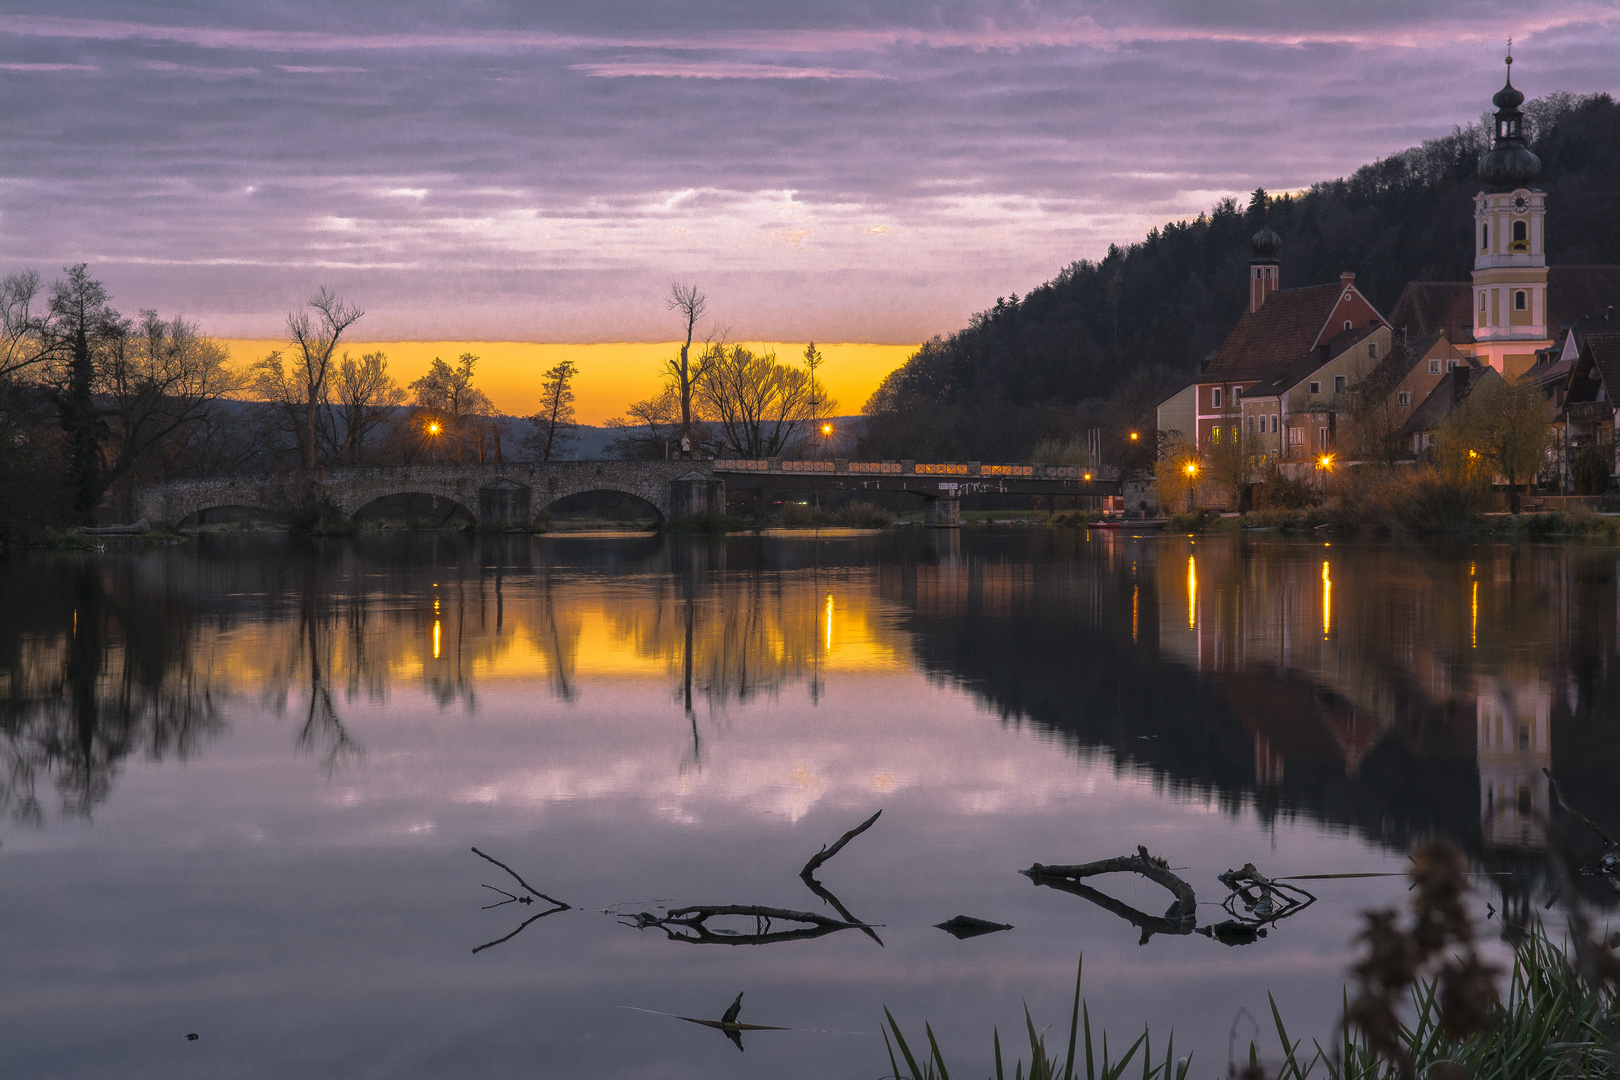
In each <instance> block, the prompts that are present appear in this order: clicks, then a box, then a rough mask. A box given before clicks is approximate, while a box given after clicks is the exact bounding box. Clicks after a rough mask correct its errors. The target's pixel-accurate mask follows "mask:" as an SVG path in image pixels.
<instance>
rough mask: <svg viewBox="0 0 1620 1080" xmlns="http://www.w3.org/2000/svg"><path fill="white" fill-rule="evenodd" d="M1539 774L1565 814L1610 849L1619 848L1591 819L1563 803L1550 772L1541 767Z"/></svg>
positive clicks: (1556, 783) (1560, 789)
mask: <svg viewBox="0 0 1620 1080" xmlns="http://www.w3.org/2000/svg"><path fill="white" fill-rule="evenodd" d="M1541 772H1542V774H1543V775H1544V776H1546V777H1547V783H1548V784H1549V785H1551V787H1552V793H1553V798H1555V799H1557V800H1558V805H1559V806H1562V807H1563V808H1564V812H1565V813H1567V814H1569V815H1570V816H1571V817H1573V818H1574V819H1575V820H1576V821H1579V822H1580V823H1581V824H1582V825H1585V826H1586V827H1587V828H1588V829H1591V830H1592V831H1593V832H1595V833H1597V834H1598V836H1599V837H1600V838H1601V839H1602V840H1603V842H1604V844H1606V845H1608V846H1609V847H1611V848H1620V843H1616V842H1615V839H1614V837H1612V836H1610V835H1609V834H1608V833H1606V832H1604V831H1603V830H1602V829H1601V828H1599V827H1598V823H1597V822H1595V821H1593V820H1592V819H1591V818H1589V817H1587V816H1586V815H1585V814H1583V813H1581V812H1580V811H1579V810H1577V809H1575V808H1574V807H1573V806H1571V805H1569V803H1568V802H1566V801H1564V792H1563V789H1562V788H1560V787H1559V786H1558V781H1557V780H1554V779H1553V774H1552V772H1551V771H1550V770H1548V769H1547V768H1546V767H1545V766H1543V767H1542V770H1541Z"/></svg>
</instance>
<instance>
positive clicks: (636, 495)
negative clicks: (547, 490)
mask: <svg viewBox="0 0 1620 1080" xmlns="http://www.w3.org/2000/svg"><path fill="white" fill-rule="evenodd" d="M593 495H595V496H601V495H615V496H618V497H619V498H620V499H621V500H629V501H630V502H632V503H634V504H635V505H636V506H637V507H638V508H644V509H645V510H646V511H647V512H646V513H644V514H640V515H638V516H640V517H651V518H652V519H653V520H654V521H655V522H656V523H657V524H658V525H659V526H662V525H663V524H664V523H665V522H666V521H667V520H668V513H667V512H666V510H665V507H663V506H660V505H658V503H656V502H654V501H653V500H652V499H649V498H647V496H646V494H643V493H641V492H637V491H629V490H626V486H619V485H611V486H602V487H583V488H581V489H580V490H577V491H570V492H568V493H567V494H561V495H557V496H556V497H555V498H551V497H549V496H541V498H540V499H539V500H537V502H539V503H540V505H537V506H536V507H535V515H536V517H537V518H538V517H539V515H541V514H554V515H555V514H558V513H566V512H568V511H569V510H572V509H575V507H573V506H570V505H569V504H570V503H579V502H583V501H585V500H586V499H588V498H589V497H590V496H593Z"/></svg>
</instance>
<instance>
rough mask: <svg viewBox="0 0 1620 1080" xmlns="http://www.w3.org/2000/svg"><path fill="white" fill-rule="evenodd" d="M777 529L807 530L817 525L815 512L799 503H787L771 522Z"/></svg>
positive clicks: (817, 520) (817, 519)
mask: <svg viewBox="0 0 1620 1080" xmlns="http://www.w3.org/2000/svg"><path fill="white" fill-rule="evenodd" d="M771 524H772V525H775V526H776V527H777V528H778V529H809V528H812V527H814V526H815V525H817V524H819V518H818V515H817V514H816V511H814V510H812V509H811V508H810V507H808V506H801V505H800V504H799V503H788V504H787V505H786V506H784V507H782V509H780V510H778V511H777V512H776V517H775V518H774V519H772V521H771Z"/></svg>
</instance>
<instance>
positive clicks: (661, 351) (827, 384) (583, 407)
mask: <svg viewBox="0 0 1620 1080" xmlns="http://www.w3.org/2000/svg"><path fill="white" fill-rule="evenodd" d="M219 340H220V344H222V345H224V346H225V347H226V348H228V349H230V353H231V364H232V366H233V367H234V368H236V369H237V370H241V369H244V368H246V367H247V366H248V365H249V364H251V363H252V362H253V361H255V360H257V359H259V358H260V357H262V356H265V355H266V354H268V353H270V352H272V351H273V350H276V349H280V350H281V351H282V355H283V356H285V355H287V343H286V342H285V341H280V340H263V339H251V338H235V339H232V338H221V339H219ZM739 344H744V345H747V346H748V347H749V348H752V349H756V350H758V349H769V350H772V351H774V352H775V353H776V358H777V359H778V360H779V361H781V362H782V363H784V364H788V365H790V366H794V365H800V360H801V358H802V357H803V355H804V342H797V343H793V342H759V341H749V342H739ZM695 347H696V346H694V348H695ZM816 348H817V349H818V350H819V351H820V352H821V355H822V356H823V358H824V359H825V363H824V364H823V365H822V366H821V367H820V368H818V369H817V371H816V383H817V385H818V386H819V387H822V388H823V392H824V393H825V394H826V395H827V396H828V397H831V398H832V399H833V400H834V401H836V402H837V410H836V411H837V412H838V414H839V415H844V416H848V415H853V414H856V413H859V412H860V411H861V409H862V408H863V407H865V405H866V399H867V398H869V397H871V396H872V391H874V390H876V389H877V388H878V384H879V383H881V382H882V381H883V377H884V376H885V375H887V374H888V373H889V372H891V371H893V370H894V369H895V368H897V367H899V366H900V365H901V364H903V363H905V362H906V360H907V359H908V358H909V357H910V356H911V354H912V353H914V352H916V351H917V346H916V345H869V344H863V343H859V342H843V343H839V342H834V343H831V344H823V343H821V342H817V343H816ZM378 350H381V351H382V352H383V353H386V354H387V356H388V372H389V374H391V375H392V376H393V377H394V379H395V381H397V382H398V383H399V385H400V386H402V387H409V386H410V384H411V382H412V381H413V380H415V379H418V378H420V377H421V376H422V375H423V374H424V373H426V371H427V369H428V365H429V364H431V363H433V358H434V357H436V356H437V357H441V358H443V359H444V360H445V361H447V362H453V361H454V360H455V359H456V357H458V356H460V355H461V354H462V353H464V352H470V353H473V354H474V355H476V356H477V357H478V366H477V368H476V369H475V370H474V373H473V385H474V386H477V387H478V388H479V389H480V390H483V391H484V393H486V394H488V395H489V396H490V400H492V401H494V402H495V407H496V408H497V409H499V410H500V411H501V412H503V413H506V414H508V415H511V416H527V415H529V414H530V413H533V412H535V411H536V410H537V409H538V408H539V406H540V383H541V381H542V380H543V379H544V377H545V372H546V369H548V368H550V367H553V366H555V365H557V364H559V363H561V362H562V361H564V360H572V361H573V362H574V364H575V365H576V366H577V367H578V368H579V374H578V375H576V376H575V377H574V394H575V402H574V407H575V409H576V410H577V412H578V415H579V422H580V423H582V424H601V423H602V422H604V421H605V420H608V419H609V418H611V417H615V416H623V415H624V413H625V409H626V407H627V406H628V405H629V404H630V403H631V402H634V401H642V400H644V399H646V398H650V397H653V396H654V395H656V394H657V393H658V390H659V386H660V382H659V379H660V374H659V373H660V371H661V369H662V366H663V363H664V360H665V359H666V358H668V357H671V356H675V355H677V354H678V353H679V351H680V345H679V343H676V342H641V341H628V342H603V343H600V344H583V345H579V344H566V343H547V342H531V341H359V340H356V341H345V342H342V343H340V345H339V347H338V352H339V354H340V355H341V354H342V353H344V352H347V353H348V354H349V355H350V356H356V357H358V356H363V355H365V354H366V353H369V352H376V351H378ZM801 366H802V365H801Z"/></svg>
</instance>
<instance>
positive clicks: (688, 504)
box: [135, 461, 726, 527]
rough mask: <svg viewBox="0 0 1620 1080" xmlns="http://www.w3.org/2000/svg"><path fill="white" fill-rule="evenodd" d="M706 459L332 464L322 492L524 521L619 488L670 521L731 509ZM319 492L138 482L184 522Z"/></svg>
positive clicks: (171, 518) (286, 504)
mask: <svg viewBox="0 0 1620 1080" xmlns="http://www.w3.org/2000/svg"><path fill="white" fill-rule="evenodd" d="M709 465H710V463H709V462H706V461H556V462H506V463H501V464H479V465H449V464H441V465H379V466H369V467H368V466H360V467H354V468H336V469H328V470H326V473H325V475H324V476H323V477H322V478H321V479H320V480H319V481H317V482H316V483H315V484H314V489H315V490H314V494H315V495H316V496H317V497H320V498H324V499H326V500H329V501H330V503H331V504H332V505H333V506H334V507H336V508H337V510H338V511H339V512H340V513H342V514H343V516H344V517H347V518H352V517H354V516H355V515H356V514H358V513H359V512H360V511H361V510H362V509H363V508H364V507H366V506H367V505H369V504H371V503H373V502H376V501H377V500H378V499H383V498H387V497H388V496H390V495H436V496H438V497H440V498H443V499H448V500H450V501H451V502H453V503H455V504H456V505H457V506H459V507H461V508H462V509H463V510H465V511H466V512H467V514H468V515H469V516H470V517H471V518H472V519H473V520H474V521H477V522H482V523H486V524H491V525H507V526H511V527H522V526H526V525H529V524H530V523H532V522H533V521H534V520H535V518H536V517H538V516H539V515H540V514H541V513H542V512H543V511H544V510H545V509H546V508H547V507H548V506H550V505H551V504H552V503H554V502H556V501H557V500H559V499H564V498H567V497H568V496H570V495H579V494H583V493H585V492H588V491H614V492H619V493H621V494H627V495H634V496H636V497H637V498H639V499H642V500H644V501H646V502H648V503H650V504H651V505H652V506H653V507H654V509H656V510H657V511H658V515H659V517H660V518H661V519H663V520H664V521H679V520H680V519H682V518H687V517H691V516H693V515H696V514H703V513H724V512H725V508H726V485H725V481H724V480H723V479H717V478H716V477H715V475H714V470H713V469H712V468H710V467H709ZM309 494H310V492H309V491H308V489H306V488H305V487H304V486H303V485H301V484H300V483H299V481H298V480H297V479H296V478H295V477H293V476H292V475H290V474H287V475H281V476H257V477H221V478H219V479H212V480H168V481H164V482H163V483H159V484H152V485H149V486H146V487H142V488H138V489H137V490H136V492H135V516H136V517H138V518H146V519H147V520H149V521H152V522H154V523H162V524H165V525H178V524H180V523H181V522H183V521H185V520H186V519H187V518H190V517H192V516H193V515H195V514H198V513H200V512H202V511H206V510H212V509H215V508H219V507H247V508H251V509H256V510H267V511H271V512H276V513H281V512H286V511H287V510H289V509H291V508H293V507H295V506H298V505H301V504H303V503H304V502H306V501H307V499H308V497H309Z"/></svg>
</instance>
